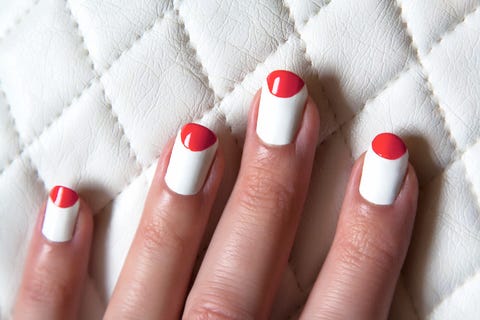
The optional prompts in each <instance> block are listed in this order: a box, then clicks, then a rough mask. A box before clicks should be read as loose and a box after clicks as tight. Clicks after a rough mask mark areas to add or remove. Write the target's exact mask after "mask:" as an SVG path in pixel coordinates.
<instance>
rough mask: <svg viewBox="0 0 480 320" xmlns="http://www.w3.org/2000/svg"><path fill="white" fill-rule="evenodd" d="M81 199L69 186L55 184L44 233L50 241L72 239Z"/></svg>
mask: <svg viewBox="0 0 480 320" xmlns="http://www.w3.org/2000/svg"><path fill="white" fill-rule="evenodd" d="M79 206H80V201H79V200H78V194H77V193H76V192H75V191H74V190H72V189H70V188H67V187H64V186H55V187H53V188H52V190H51V191H50V195H49V197H48V202H47V207H46V209H45V217H44V219H43V225H42V234H43V235H44V236H45V238H47V239H48V240H50V241H54V242H65V241H70V240H71V239H72V236H73V231H74V230H75V224H76V222H77V215H78V208H79Z"/></svg>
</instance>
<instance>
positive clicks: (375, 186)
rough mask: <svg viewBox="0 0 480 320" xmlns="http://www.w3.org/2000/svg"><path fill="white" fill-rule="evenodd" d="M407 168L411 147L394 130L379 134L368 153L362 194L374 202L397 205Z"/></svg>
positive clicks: (363, 175) (364, 168)
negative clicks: (395, 202)
mask: <svg viewBox="0 0 480 320" xmlns="http://www.w3.org/2000/svg"><path fill="white" fill-rule="evenodd" d="M407 167H408V150H407V147H406V146H405V143H404V142H403V141H402V139H400V138H399V137H398V136H396V135H394V134H392V133H381V134H379V135H377V136H376V137H375V139H373V141H372V143H371V145H370V147H369V148H368V150H367V152H366V154H365V160H364V163H363V170H362V177H361V180H360V188H359V192H360V194H361V195H362V197H363V198H364V199H365V200H367V201H369V202H371V203H373V204H377V205H391V204H393V202H394V201H395V199H396V198H397V195H398V192H399V190H400V187H401V185H402V183H403V179H404V177H405V173H406V172H407Z"/></svg>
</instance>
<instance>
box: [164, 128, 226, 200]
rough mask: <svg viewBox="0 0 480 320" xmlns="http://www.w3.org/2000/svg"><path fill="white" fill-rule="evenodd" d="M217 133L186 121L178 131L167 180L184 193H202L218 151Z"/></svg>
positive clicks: (170, 184) (178, 191) (167, 182)
mask: <svg viewBox="0 0 480 320" xmlns="http://www.w3.org/2000/svg"><path fill="white" fill-rule="evenodd" d="M217 146H218V141H217V136H216V135H215V133H213V132H212V131H211V130H210V129H208V128H206V127H204V126H202V125H199V124H196V123H189V124H187V125H185V126H184V127H183V128H182V130H180V132H179V133H178V135H177V138H176V139H175V143H174V145H173V149H172V155H171V156H170V162H169V164H168V168H167V173H166V174H165V182H166V184H167V186H168V187H169V188H170V189H171V190H172V191H174V192H176V193H178V194H181V195H193V194H196V193H198V191H200V189H201V188H202V186H203V184H204V183H205V179H206V177H207V174H208V171H209V170H210V166H211V165H212V161H213V159H214V158H215V153H216V151H217Z"/></svg>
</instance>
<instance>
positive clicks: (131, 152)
mask: <svg viewBox="0 0 480 320" xmlns="http://www.w3.org/2000/svg"><path fill="white" fill-rule="evenodd" d="M101 85H102V86H101V90H102V94H103V97H104V98H105V106H106V107H107V109H108V110H109V111H110V114H111V115H112V117H113V120H114V121H115V124H116V125H117V127H118V130H119V131H120V135H121V137H122V138H124V139H125V143H126V144H127V147H128V149H129V156H130V159H132V160H133V161H134V165H135V166H136V168H135V170H136V171H138V170H143V167H142V165H141V164H140V161H139V160H138V157H137V154H136V153H135V150H134V149H133V147H132V145H131V142H130V139H129V138H128V136H127V134H126V133H125V129H124V127H123V125H122V123H121V122H120V119H118V115H117V113H115V111H114V110H113V103H112V100H111V99H110V98H109V96H108V95H107V92H106V89H105V85H104V84H103V83H101ZM120 139H121V138H120Z"/></svg>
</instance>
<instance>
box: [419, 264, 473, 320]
mask: <svg viewBox="0 0 480 320" xmlns="http://www.w3.org/2000/svg"><path fill="white" fill-rule="evenodd" d="M478 274H480V269H477V270H475V271H474V272H473V274H471V275H470V276H468V277H467V278H466V279H465V281H463V282H462V283H461V284H460V285H458V286H457V287H456V288H455V289H454V290H453V291H452V292H450V294H448V295H447V296H445V297H444V298H443V299H442V300H440V302H438V303H437V304H436V305H435V307H433V309H432V310H431V311H430V312H429V313H428V315H427V316H426V317H425V319H429V318H430V317H431V316H432V315H433V314H434V313H435V311H437V309H438V308H440V306H441V305H442V304H443V303H445V302H446V301H448V300H450V298H452V297H453V295H454V294H455V293H457V292H459V291H460V290H463V289H464V288H465V286H466V285H467V284H469V283H470V282H471V281H473V280H474V278H475V277H476V276H477V275H478Z"/></svg>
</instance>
